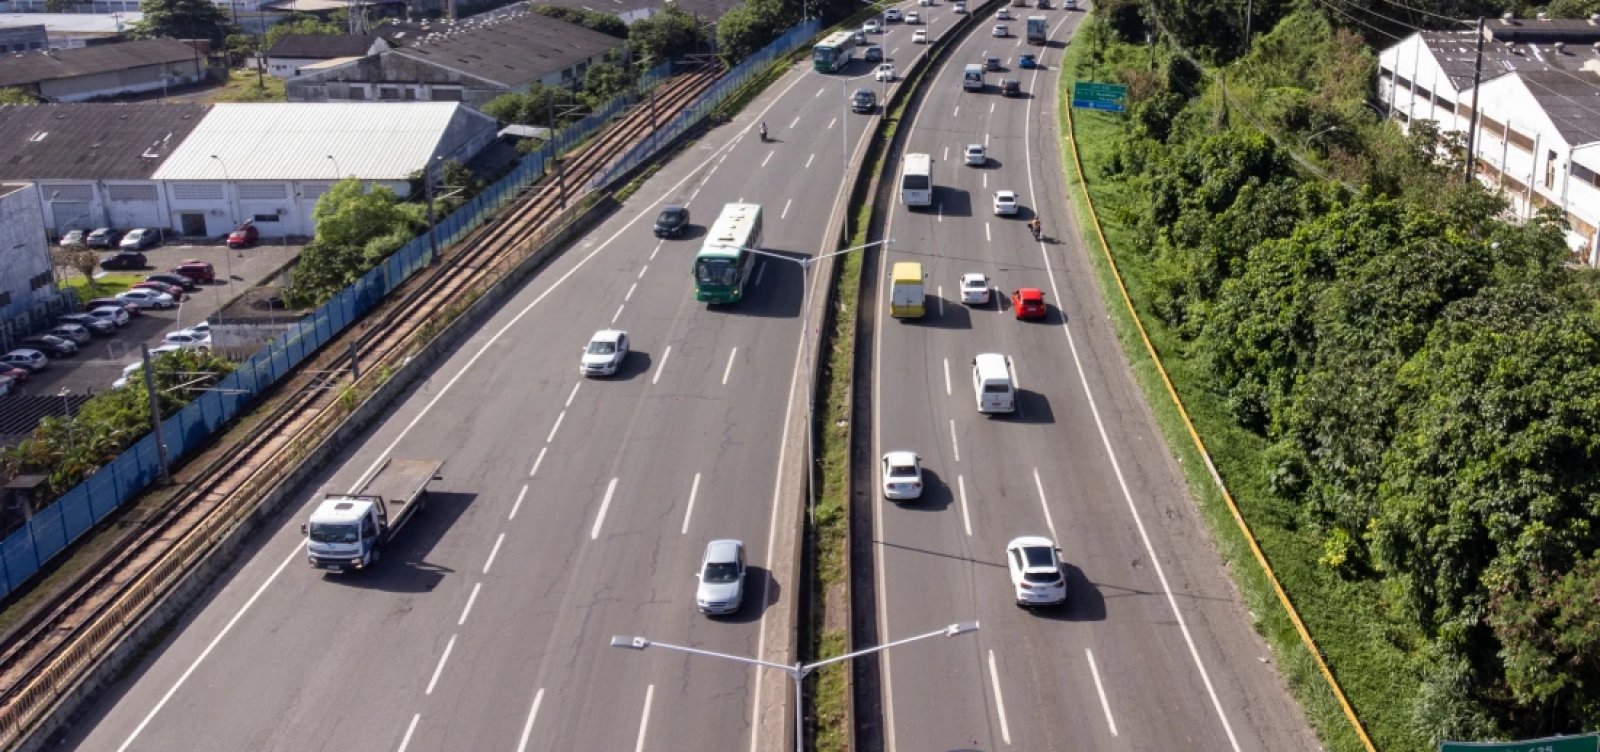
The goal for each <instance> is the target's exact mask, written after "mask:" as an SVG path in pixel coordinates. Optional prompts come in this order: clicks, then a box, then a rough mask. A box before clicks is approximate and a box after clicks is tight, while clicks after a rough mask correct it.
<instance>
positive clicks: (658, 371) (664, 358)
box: [650, 345, 672, 385]
mask: <svg viewBox="0 0 1600 752" xmlns="http://www.w3.org/2000/svg"><path fill="white" fill-rule="evenodd" d="M671 355H672V345H667V349H666V351H665V352H663V353H661V365H658V366H656V375H654V376H651V377H650V383H651V385H654V384H655V383H656V382H658V381H660V380H661V369H663V368H666V367H667V358H668V357H670V356H671Z"/></svg>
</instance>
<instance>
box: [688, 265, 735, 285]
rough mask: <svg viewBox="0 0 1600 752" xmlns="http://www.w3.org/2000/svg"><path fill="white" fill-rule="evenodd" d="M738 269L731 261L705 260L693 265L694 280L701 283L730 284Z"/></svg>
mask: <svg viewBox="0 0 1600 752" xmlns="http://www.w3.org/2000/svg"><path fill="white" fill-rule="evenodd" d="M738 272H739V269H738V267H736V266H734V265H733V263H732V262H729V261H721V260H706V261H701V262H700V263H699V264H696V265H695V270H694V276H695V280H696V281H698V282H699V283H700V284H702V285H731V284H733V282H734V279H735V278H736V276H737V275H738Z"/></svg>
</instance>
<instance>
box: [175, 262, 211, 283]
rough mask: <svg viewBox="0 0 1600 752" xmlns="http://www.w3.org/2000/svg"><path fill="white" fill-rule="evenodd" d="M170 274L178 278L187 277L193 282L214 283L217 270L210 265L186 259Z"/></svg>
mask: <svg viewBox="0 0 1600 752" xmlns="http://www.w3.org/2000/svg"><path fill="white" fill-rule="evenodd" d="M172 273H173V274H176V275H178V276H180V277H188V278H189V279H192V280H194V281H195V282H215V281H216V279H217V270H216V269H215V268H213V267H212V266H211V264H208V263H206V262H204V261H201V260H199V259H188V260H186V261H184V262H183V263H181V264H178V267H177V268H176V269H173V270H172Z"/></svg>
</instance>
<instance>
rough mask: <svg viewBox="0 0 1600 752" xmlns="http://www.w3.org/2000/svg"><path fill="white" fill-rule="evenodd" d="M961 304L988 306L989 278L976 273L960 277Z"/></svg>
mask: <svg viewBox="0 0 1600 752" xmlns="http://www.w3.org/2000/svg"><path fill="white" fill-rule="evenodd" d="M961 302H963V303H966V304H967V305H988V304H989V278H988V277H985V276H983V275H982V274H979V273H977V272H972V273H970V274H963V275H961Z"/></svg>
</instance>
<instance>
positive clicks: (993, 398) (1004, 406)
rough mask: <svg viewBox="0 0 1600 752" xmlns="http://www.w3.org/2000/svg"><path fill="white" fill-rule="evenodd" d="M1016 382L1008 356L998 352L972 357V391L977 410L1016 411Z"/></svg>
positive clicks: (990, 411)
mask: <svg viewBox="0 0 1600 752" xmlns="http://www.w3.org/2000/svg"><path fill="white" fill-rule="evenodd" d="M1016 383H1017V381H1016V378H1014V376H1013V372H1012V370H1011V359H1010V358H1008V357H1006V356H1004V355H1001V354H1000V353H984V354H982V355H979V356H978V357H976V358H973V359H972V391H973V394H974V396H975V397H976V398H977V400H978V412H980V413H1014V412H1016V411H1017V388H1016Z"/></svg>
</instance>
